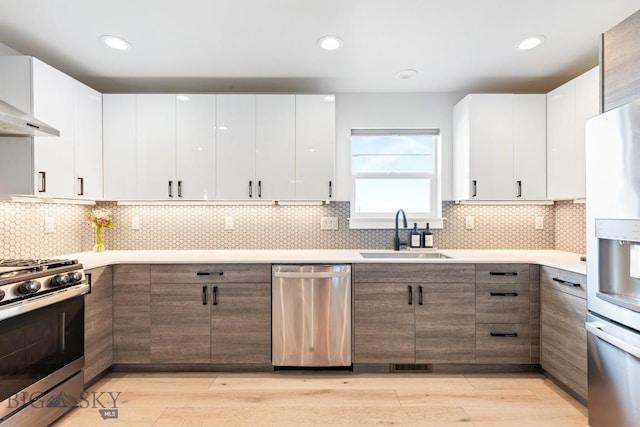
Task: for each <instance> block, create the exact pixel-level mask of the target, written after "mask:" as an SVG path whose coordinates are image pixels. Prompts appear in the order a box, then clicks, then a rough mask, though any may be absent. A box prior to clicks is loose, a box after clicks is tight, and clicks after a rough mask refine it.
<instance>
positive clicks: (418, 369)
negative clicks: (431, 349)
mask: <svg viewBox="0 0 640 427" xmlns="http://www.w3.org/2000/svg"><path fill="white" fill-rule="evenodd" d="M391 372H394V373H399V372H409V373H430V372H433V368H432V367H431V366H430V365H427V364H426V363H413V364H409V363H398V364H392V365H391Z"/></svg>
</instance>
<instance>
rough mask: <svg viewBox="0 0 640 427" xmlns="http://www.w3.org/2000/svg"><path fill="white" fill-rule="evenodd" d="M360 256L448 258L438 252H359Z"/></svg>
mask: <svg viewBox="0 0 640 427" xmlns="http://www.w3.org/2000/svg"><path fill="white" fill-rule="evenodd" d="M360 255H361V256H362V258H387V259H388V258H400V259H420V258H424V259H426V258H449V257H448V256H446V255H443V254H441V253H440V252H360Z"/></svg>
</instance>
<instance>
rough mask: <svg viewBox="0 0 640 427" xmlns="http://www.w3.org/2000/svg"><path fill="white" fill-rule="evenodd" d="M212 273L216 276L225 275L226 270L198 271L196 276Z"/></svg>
mask: <svg viewBox="0 0 640 427" xmlns="http://www.w3.org/2000/svg"><path fill="white" fill-rule="evenodd" d="M212 274H213V275H216V276H224V271H198V272H197V273H196V276H211V275H212Z"/></svg>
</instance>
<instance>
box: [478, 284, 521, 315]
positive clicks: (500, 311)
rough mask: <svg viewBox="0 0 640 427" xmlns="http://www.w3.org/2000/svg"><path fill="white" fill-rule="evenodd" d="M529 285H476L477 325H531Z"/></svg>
mask: <svg viewBox="0 0 640 427" xmlns="http://www.w3.org/2000/svg"><path fill="white" fill-rule="evenodd" d="M530 321H531V319H530V295H529V284H528V283H527V284H523V283H513V284H510V283H506V284H500V285H496V284H491V283H479V284H477V285H476V322H477V323H529V322H530Z"/></svg>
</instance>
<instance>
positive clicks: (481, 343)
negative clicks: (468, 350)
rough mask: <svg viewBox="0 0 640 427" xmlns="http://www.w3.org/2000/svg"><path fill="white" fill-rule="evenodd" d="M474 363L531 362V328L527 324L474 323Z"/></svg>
mask: <svg viewBox="0 0 640 427" xmlns="http://www.w3.org/2000/svg"><path fill="white" fill-rule="evenodd" d="M476 363H488V364H501V363H504V364H528V363H531V329H530V326H529V325H528V324H502V323H493V324H483V325H476Z"/></svg>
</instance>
